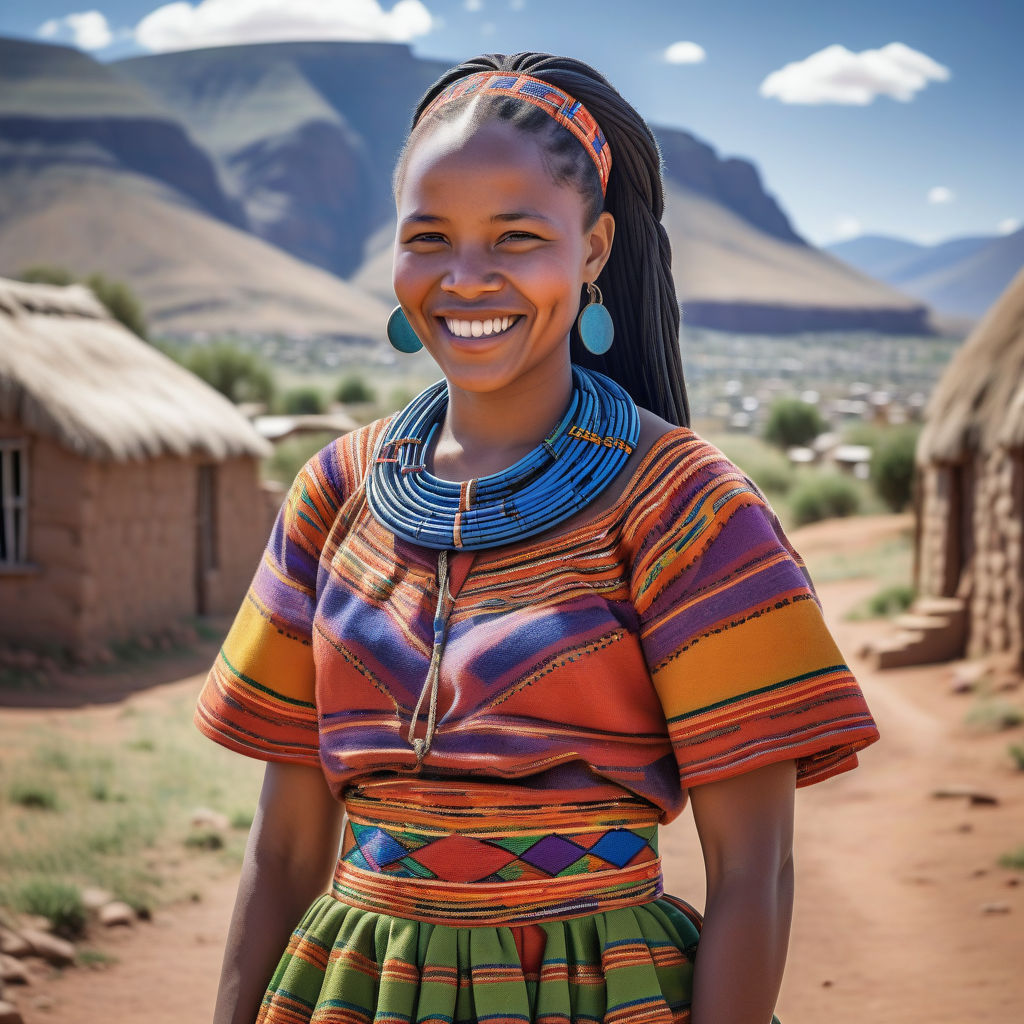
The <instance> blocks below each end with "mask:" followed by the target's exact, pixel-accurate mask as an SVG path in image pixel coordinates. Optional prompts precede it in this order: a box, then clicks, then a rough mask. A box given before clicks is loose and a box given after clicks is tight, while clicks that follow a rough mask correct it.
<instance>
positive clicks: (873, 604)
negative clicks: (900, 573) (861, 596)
mask: <svg viewBox="0 0 1024 1024" xmlns="http://www.w3.org/2000/svg"><path fill="white" fill-rule="evenodd" d="M913 603H914V588H913V587H912V586H911V585H910V584H909V583H894V584H892V586H888V587H883V588H882V589H881V590H880V591H878V593H877V594H873V595H872V596H871V597H870V598H869V599H868V611H869V612H870V614H871V615H872V616H873V617H874V618H876V619H880V618H887V617H888V616H890V615H899V614H900V613H901V612H905V611H906V610H907V609H908V608H909V607H910V606H911V605H912V604H913Z"/></svg>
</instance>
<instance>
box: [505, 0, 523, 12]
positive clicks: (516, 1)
mask: <svg viewBox="0 0 1024 1024" xmlns="http://www.w3.org/2000/svg"><path fill="white" fill-rule="evenodd" d="M525 6H526V0H509V3H508V9H509V10H510V11H521V10H522V9H523V8H524V7H525Z"/></svg>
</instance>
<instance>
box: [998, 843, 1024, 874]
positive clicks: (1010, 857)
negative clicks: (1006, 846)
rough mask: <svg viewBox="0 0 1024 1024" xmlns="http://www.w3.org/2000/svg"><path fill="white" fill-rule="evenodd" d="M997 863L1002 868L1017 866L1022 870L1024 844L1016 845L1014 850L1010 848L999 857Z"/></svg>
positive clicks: (1023, 865)
mask: <svg viewBox="0 0 1024 1024" xmlns="http://www.w3.org/2000/svg"><path fill="white" fill-rule="evenodd" d="M999 864H1000V866H1001V867H1004V868H1017V869H1018V870H1019V871H1024V846H1018V847H1017V849H1016V850H1010V851H1008V852H1007V853H1004V854H1003V855H1002V856H1001V857H1000V858H999Z"/></svg>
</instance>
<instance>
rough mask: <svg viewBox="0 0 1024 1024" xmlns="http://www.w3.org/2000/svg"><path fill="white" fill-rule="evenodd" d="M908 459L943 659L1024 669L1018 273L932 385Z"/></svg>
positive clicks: (1022, 329)
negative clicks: (944, 615) (940, 618)
mask: <svg viewBox="0 0 1024 1024" xmlns="http://www.w3.org/2000/svg"><path fill="white" fill-rule="evenodd" d="M916 459H917V470H918V483H917V494H916V496H915V505H916V513H917V516H916V519H917V525H916V529H917V538H916V561H915V576H916V586H917V591H918V593H919V594H920V595H922V596H923V597H922V599H921V600H923V601H924V602H925V607H924V608H923V609H920V610H923V611H927V601H928V600H929V599H935V598H946V599H950V600H948V601H947V607H948V608H949V609H951V610H952V611H953V612H954V614H953V615H952V616H951V621H950V627H951V628H952V629H953V632H952V633H950V634H949V636H948V639H949V640H951V641H953V642H954V643H953V646H955V647H958V650H954V651H952V653H951V654H950V656H958V655H964V654H966V655H967V656H968V657H979V656H983V655H999V656H1001V657H1005V658H1006V659H1007V660H1009V661H1011V662H1013V663H1014V664H1015V665H1016V667H1017V668H1018V670H1024V545H1022V539H1024V270H1021V271H1020V272H1019V273H1018V274H1017V276H1016V278H1015V279H1014V280H1013V281H1012V282H1011V283H1010V285H1009V287H1008V288H1007V289H1006V291H1005V292H1003V294H1002V295H1001V296H1000V298H999V299H998V300H997V302H996V303H995V305H994V306H993V307H992V308H991V309H990V310H989V311H988V313H987V314H986V315H985V317H984V318H983V319H982V320H981V322H980V323H979V324H978V325H977V327H976V328H975V330H974V331H973V332H972V333H971V335H970V336H969V337H968V338H967V340H966V341H965V342H964V344H963V346H962V347H961V348H960V349H959V350H958V352H957V353H956V355H955V356H954V358H953V360H952V361H951V362H950V365H949V367H948V368H947V370H946V372H945V373H944V375H943V376H942V378H941V379H940V381H939V383H938V385H937V386H936V389H935V391H934V393H933V394H932V397H931V399H930V401H929V404H928V407H927V409H926V410H925V426H924V429H923V431H922V433H921V436H920V439H919V441H918V445H917V455H916ZM957 605H959V606H960V608H961V609H962V611H961V614H960V615H959V616H957V615H956V614H955V611H956V606H957ZM932 607H933V609H935V610H938V609H940V608H941V607H942V603H941V602H938V603H936V602H934V600H933V605H932ZM911 625H912V624H911ZM957 626H959V631H957V629H956V627H957ZM928 660H931V659H928Z"/></svg>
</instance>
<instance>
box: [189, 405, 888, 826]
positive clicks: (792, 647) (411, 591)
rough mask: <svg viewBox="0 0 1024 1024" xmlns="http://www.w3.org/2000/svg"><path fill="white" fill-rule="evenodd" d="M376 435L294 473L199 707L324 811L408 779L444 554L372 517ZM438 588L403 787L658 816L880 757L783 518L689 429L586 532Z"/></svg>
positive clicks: (357, 436)
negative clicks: (777, 777) (692, 802)
mask: <svg viewBox="0 0 1024 1024" xmlns="http://www.w3.org/2000/svg"><path fill="white" fill-rule="evenodd" d="M386 424H387V420H379V421H377V422H375V423H372V424H370V425H369V426H367V427H364V428H361V429H359V430H356V431H353V432H352V433H350V434H347V435H345V436H343V437H340V438H338V439H337V440H335V441H332V442H331V443H330V444H328V445H327V446H326V447H325V448H323V449H322V450H321V451H320V452H318V453H317V454H316V455H314V456H313V457H312V458H311V459H310V460H309V461H308V462H307V463H306V465H305V466H304V467H303V468H302V470H301V471H300V472H299V474H298V476H297V477H296V479H295V481H294V483H293V485H292V487H291V488H290V490H289V492H288V495H287V498H286V499H285V501H284V503H283V505H282V507H281V510H280V512H279V514H278V517H277V520H276V523H275V525H274V528H273V531H272V533H271V536H270V539H269V542H268V544H267V548H266V551H265V553H264V556H263V558H262V559H261V561H260V563H259V566H258V567H257V569H256V574H255V577H254V578H253V581H252V584H251V586H250V588H249V591H248V593H247V595H246V597H245V600H244V601H243V603H242V606H241V608H240V609H239V611H238V615H237V617H236V619H235V621H234V624H233V625H232V627H231V629H230V631H229V633H228V636H227V638H226V640H225V641H224V646H223V648H222V650H221V652H220V655H219V656H218V658H217V660H216V662H215V664H214V665H213V667H212V668H211V670H210V672H209V675H208V677H207V679H206V682H205V685H204V687H203V689H202V692H201V694H200V696H199V700H198V704H197V707H196V711H195V722H196V725H197V726H198V727H199V728H200V729H201V730H202V731H203V732H204V733H205V734H206V735H207V736H209V737H210V738H211V739H214V740H216V741H217V742H218V743H221V744H223V745H224V746H226V747H228V748H230V749H232V750H236V751H239V752H241V753H243V754H248V755H250V756H252V757H258V758H262V759H264V760H269V761H285V762H294V763H302V764H311V765H316V764H319V765H321V766H322V769H323V771H324V774H325V777H326V778H327V781H328V783H329V785H330V787H331V789H332V791H333V792H334V793H335V795H336V796H337V797H338V798H339V799H343V794H344V791H345V790H346V788H347V787H350V786H353V785H360V786H362V785H365V784H368V783H371V782H373V784H375V785H379V784H381V783H385V784H386V780H387V779H389V778H391V779H399V778H402V777H403V776H405V777H406V778H407V777H408V773H410V772H412V771H414V770H415V766H416V755H415V753H414V751H413V749H412V747H411V746H410V744H409V741H408V739H407V734H408V731H409V726H410V722H411V717H412V714H413V709H414V708H415V707H416V703H417V699H418V697H419V694H420V690H421V688H422V687H423V684H424V680H425V679H426V677H427V671H428V666H429V662H430V657H431V649H432V643H433V616H434V609H435V606H436V603H437V582H436V565H437V563H436V559H437V552H435V551H432V550H430V549H427V548H423V547H419V546H417V545H415V544H412V543H410V542H407V541H404V540H401V539H399V538H397V537H396V536H395V535H394V534H393V533H391V532H390V531H389V530H387V529H386V528H385V527H383V526H382V525H380V524H379V523H378V522H377V521H376V520H375V519H374V518H373V516H372V514H371V513H370V511H369V508H368V507H367V503H366V497H365V490H364V485H363V479H364V476H365V473H366V471H367V468H368V465H369V462H370V460H371V458H372V453H373V450H374V445H375V443H376V441H377V438H378V436H379V434H380V431H381V430H382V429H383V428H384V427H385V426H386ZM451 578H452V584H453V593H456V594H457V596H456V597H455V603H454V608H453V610H452V613H451V618H450V621H449V627H448V637H447V641H446V645H445V648H444V654H443V657H442V660H441V667H440V684H439V691H438V696H439V699H438V707H437V729H436V733H435V735H434V737H433V742H432V745H431V747H430V750H429V752H428V754H427V755H426V758H425V761H424V764H423V767H422V770H421V772H420V775H419V777H420V778H421V779H422V780H423V781H424V783H426V784H428V785H429V786H431V787H436V789H437V791H438V796H439V797H441V796H442V795H443V793H444V792H446V791H447V792H453V791H457V792H466V790H467V789H469V790H477V789H478V788H479V787H481V786H486V787H487V789H488V791H489V792H490V793H492V794H493V796H492V800H493V802H494V803H497V804H501V803H502V802H503V801H504V802H505V803H506V805H508V806H518V805H522V804H524V803H529V804H545V805H547V804H551V803H558V802H569V803H582V802H592V801H603V800H615V799H620V800H621V799H623V798H631V797H635V798H640V799H641V800H643V801H646V802H648V803H649V804H652V805H653V806H654V807H655V808H656V809H657V811H658V813H659V815H660V819H661V821H662V822H667V821H670V820H671V819H673V818H674V817H676V816H677V815H678V814H679V813H680V812H681V811H682V809H683V807H684V806H685V803H686V790H687V787H689V786H693V785H698V784H700V783H704V782H710V781H712V780H716V779H723V778H727V777H729V776H734V775H737V774H739V773H741V772H744V771H748V770H750V769H753V768H756V767H759V766H762V765H766V764H769V763H771V762H774V761H780V760H785V759H790V758H795V759H796V761H797V785H798V786H805V785H809V784H811V783H814V782H819V781H821V780H822V779H826V778H828V777H830V776H832V775H835V774H837V773H839V772H843V771H847V770H849V769H851V768H853V767H854V766H855V765H856V764H857V756H856V751H858V750H859V749H861V748H863V747H865V746H867V745H868V744H869V743H872V742H874V741H875V740H877V739H878V731H877V729H876V726H875V723H874V721H873V720H872V717H871V714H870V712H869V710H868V707H867V705H866V703H865V700H864V696H863V694H862V692H861V690H860V687H859V686H858V684H857V681H856V680H855V679H854V677H853V676H852V674H851V673H850V670H849V668H848V667H847V666H846V665H845V664H844V663H843V657H842V655H841V653H840V652H839V650H838V648H837V647H836V644H835V641H834V640H833V638H832V636H831V635H830V633H829V631H828V629H827V627H826V625H825V622H824V620H823V618H822V613H821V607H820V605H819V602H818V599H817V596H816V594H815V592H814V589H813V586H812V584H811V581H810V579H809V577H808V576H807V573H806V570H805V567H804V564H803V561H802V559H801V558H800V556H799V554H798V553H797V552H796V551H795V550H794V549H793V547H792V545H791V544H790V543H789V541H788V539H787V538H786V536H785V534H784V533H783V531H782V528H781V526H780V524H779V521H778V519H777V518H776V516H775V514H774V513H773V512H772V510H771V508H770V507H769V506H768V504H767V503H766V501H765V499H764V497H763V496H762V494H761V493H760V491H759V490H758V489H757V487H756V486H755V485H754V484H753V483H752V482H751V481H750V480H749V479H748V478H747V477H746V476H745V475H744V474H743V472H742V471H741V470H740V469H738V468H737V467H736V466H735V465H734V464H733V463H731V462H730V461H729V460H728V459H726V458H725V456H724V455H722V453H721V452H720V451H718V450H717V449H716V448H715V447H713V446H712V445H711V444H709V443H708V442H707V441H705V440H703V439H702V438H700V437H699V436H698V435H696V434H695V433H693V432H692V431H691V430H689V429H688V428H684V427H679V428H674V429H673V430H671V431H669V432H668V433H666V434H665V435H664V436H662V437H661V438H659V439H658V440H657V441H655V443H654V445H653V446H652V447H651V449H650V451H649V452H648V453H647V454H646V455H645V456H644V457H643V459H642V460H641V462H640V463H639V465H638V466H637V467H636V469H635V470H634V472H633V475H632V477H631V479H630V481H629V483H628V485H627V486H626V488H625V490H624V491H623V493H622V495H621V496H620V498H619V499H618V501H617V502H616V503H615V504H614V505H613V506H612V507H611V508H609V509H608V510H607V511H605V512H604V513H602V514H600V515H598V516H597V517H596V518H595V519H593V520H592V521H590V522H588V523H585V524H584V525H582V526H579V527H577V528H575V529H572V530H570V531H569V532H568V533H564V534H562V535H561V536H555V537H549V538H547V539H541V540H537V541H533V540H528V541H524V542H521V543H518V544H514V545H509V546H506V547H502V548H498V549H493V550H487V551H480V552H458V553H456V554H454V555H453V556H452V557H451ZM420 718H421V720H422V724H421V725H420V726H419V730H420V734H421V735H422V732H423V728H424V726H425V720H426V708H424V709H423V711H421V714H420Z"/></svg>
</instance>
